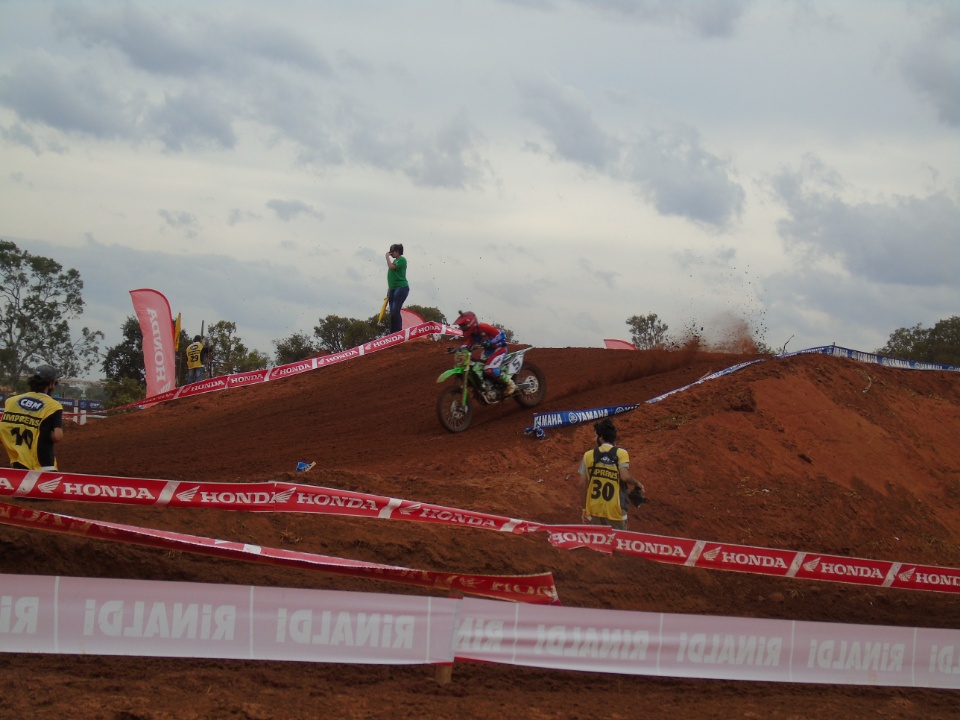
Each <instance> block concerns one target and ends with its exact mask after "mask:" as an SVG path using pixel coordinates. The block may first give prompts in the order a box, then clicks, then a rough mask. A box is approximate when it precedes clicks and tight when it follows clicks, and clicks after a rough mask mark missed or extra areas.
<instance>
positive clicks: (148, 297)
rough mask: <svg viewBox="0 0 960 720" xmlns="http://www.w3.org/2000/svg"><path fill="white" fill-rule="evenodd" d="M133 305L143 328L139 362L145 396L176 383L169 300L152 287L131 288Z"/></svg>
mask: <svg viewBox="0 0 960 720" xmlns="http://www.w3.org/2000/svg"><path fill="white" fill-rule="evenodd" d="M130 297H131V298H132V299H133V309H134V310H135V311H136V313H137V318H138V319H139V320H140V330H141V332H143V364H144V370H145V371H146V376H147V397H153V396H154V395H159V394H160V393H164V392H166V391H167V390H172V389H173V388H174V387H175V386H176V377H177V376H176V374H175V370H174V362H175V359H176V351H175V350H174V349H173V319H172V318H171V316H170V303H168V302H167V299H166V298H165V297H164V296H163V295H162V294H161V293H158V292H157V291H156V290H149V289H147V288H143V289H140V290H131V291H130Z"/></svg>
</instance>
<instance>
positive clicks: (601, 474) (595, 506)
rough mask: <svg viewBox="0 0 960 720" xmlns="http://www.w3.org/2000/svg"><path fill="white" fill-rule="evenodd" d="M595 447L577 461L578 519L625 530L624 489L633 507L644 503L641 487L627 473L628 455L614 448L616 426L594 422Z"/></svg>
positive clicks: (621, 449) (609, 422) (605, 422)
mask: <svg viewBox="0 0 960 720" xmlns="http://www.w3.org/2000/svg"><path fill="white" fill-rule="evenodd" d="M593 430H594V432H595V433H596V441H597V444H596V447H595V448H593V449H591V450H587V451H586V452H585V453H584V454H583V460H581V461H580V469H579V473H580V507H581V512H580V515H581V518H582V519H583V521H584V522H587V523H590V524H591V525H607V526H609V527H612V528H615V529H617V530H626V529H627V507H626V497H627V495H628V494H627V492H626V488H627V487H631V488H633V490H631V491H630V493H629V496H630V498H631V501H632V502H634V504H637V505H639V504H640V503H642V502H645V501H646V495H645V493H644V489H643V485H641V484H640V481H639V480H637V479H636V478H634V477H633V475H632V474H631V473H630V455H629V454H628V453H627V451H626V450H624V449H623V448H620V447H617V446H615V445H614V443H615V442H616V441H617V427H616V426H615V425H614V424H613V420H611V419H610V418H605V419H604V420H601V421H600V422H598V423H595V424H594V426H593Z"/></svg>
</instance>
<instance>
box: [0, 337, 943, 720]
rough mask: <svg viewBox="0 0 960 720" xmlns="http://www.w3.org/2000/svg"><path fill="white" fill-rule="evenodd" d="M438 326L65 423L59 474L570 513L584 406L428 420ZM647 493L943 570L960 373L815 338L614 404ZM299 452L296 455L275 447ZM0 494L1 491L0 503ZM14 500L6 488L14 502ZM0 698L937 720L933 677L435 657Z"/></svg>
mask: <svg viewBox="0 0 960 720" xmlns="http://www.w3.org/2000/svg"><path fill="white" fill-rule="evenodd" d="M751 357H752V356H746V355H732V354H709V353H699V352H692V351H689V352H625V351H615V350H603V349H577V348H560V349H541V348H535V349H533V350H531V351H530V352H529V354H528V355H527V359H528V360H529V361H531V362H535V363H536V364H537V365H539V366H540V368H541V369H542V370H543V371H544V374H545V375H546V378H547V399H546V401H545V402H544V404H543V405H541V406H540V407H539V408H537V410H538V411H540V412H546V411H550V410H575V409H586V408H593V407H600V406H606V405H617V404H632V403H636V402H642V401H644V400H646V399H649V398H652V397H655V396H658V395H660V394H662V393H664V392H666V391H668V390H672V389H674V388H678V387H680V386H683V385H686V384H688V383H690V382H693V381H695V380H697V379H698V378H700V377H702V376H704V375H705V374H707V373H709V372H713V371H716V370H721V369H723V368H726V367H729V366H731V365H734V364H736V363H738V362H741V361H743V360H745V359H750V358H751ZM450 364H451V358H450V356H448V355H447V354H445V353H444V344H443V343H439V344H438V343H433V342H430V341H422V342H421V341H418V342H413V343H409V344H407V345H405V346H401V347H397V348H392V349H388V350H384V351H382V352H379V353H375V354H373V355H370V356H367V357H363V358H359V359H356V360H352V361H348V362H344V363H342V364H340V365H334V366H331V367H328V368H324V369H320V370H318V371H315V372H312V373H306V374H304V375H300V376H297V377H293V378H290V379H287V380H282V381H276V382H271V383H267V384H264V385H261V386H256V387H251V388H245V389H239V390H232V391H228V392H220V393H213V394H209V395H205V396H200V397H196V398H193V399H187V400H179V401H174V402H170V403H166V404H164V405H160V406H155V407H153V408H151V409H148V410H145V411H142V412H137V413H132V414H127V415H123V416H118V417H114V418H110V419H108V420H105V421H102V422H99V423H91V424H88V425H86V426H82V427H81V426H75V425H73V424H71V423H68V427H67V428H65V435H66V437H65V440H64V442H63V443H62V444H61V446H60V448H59V455H58V457H59V464H60V468H61V469H62V470H65V471H68V472H79V473H91V474H102V475H117V476H133V477H150V478H166V479H178V480H206V481H223V482H227V481H229V482H238V481H239V482H251V481H263V480H287V481H291V482H301V483H313V484H317V485H324V486H330V487H336V488H343V489H348V490H357V491H362V492H368V493H374V494H379V495H388V496H392V497H401V498H407V499H411V500H420V501H424V502H429V503H436V504H440V505H448V506H454V507H459V508H466V509H470V510H477V511H481V512H488V513H494V514H498V515H507V516H510V517H519V518H523V519H527V520H532V521H538V522H544V523H575V522H578V521H579V509H578V507H577V496H576V485H575V471H576V467H577V464H578V462H579V458H580V456H581V455H582V453H583V451H584V450H586V449H587V448H588V447H589V446H590V445H591V443H592V441H593V433H592V430H591V428H590V427H589V426H579V427H575V428H566V429H556V430H550V431H548V433H547V438H546V439H544V440H540V441H537V440H534V439H532V438H530V437H528V436H525V435H524V434H523V429H524V427H526V426H529V425H530V424H531V421H532V412H531V411H529V410H523V409H521V408H519V407H518V406H516V405H515V404H514V403H509V404H505V405H503V406H496V407H492V408H477V409H476V411H475V415H474V425H473V426H472V427H471V428H470V429H469V430H467V431H466V432H464V433H460V434H457V435H452V434H449V433H447V432H446V431H444V430H443V429H442V427H441V426H440V424H439V422H438V421H437V418H436V412H435V409H434V402H435V399H436V396H437V394H438V392H439V386H437V385H436V384H435V380H436V377H437V376H438V375H439V374H440V372H441V371H442V370H444V369H446V368H447V367H449V365H450ZM616 422H617V424H618V427H619V428H620V434H621V437H620V441H619V444H621V445H622V446H623V447H626V448H627V449H628V450H629V451H630V455H631V460H632V468H633V471H634V474H635V475H637V476H638V477H639V478H640V479H641V480H642V481H643V482H644V484H645V485H646V488H647V494H648V496H649V498H650V500H651V502H650V503H648V504H646V505H644V506H642V507H641V508H640V509H638V510H632V511H631V519H630V525H629V529H632V530H641V529H642V530H644V531H647V532H651V533H656V534H662V535H672V536H678V537H689V538H697V539H703V540H716V541H727V542H732V543H740V544H748V545H759V546H764V547H777V548H784V549H794V550H807V551H811V552H822V553H829V554H836V555H846V556H856V557H866V558H878V559H884V560H898V561H905V562H911V563H922V564H930V565H941V566H949V567H957V566H960V512H958V511H960V442H958V429H960V373H947V372H928V371H909V370H894V369H889V368H882V367H877V366H873V365H864V364H859V363H856V362H854V361H851V360H844V359H837V358H830V357H824V356H820V355H809V356H797V357H793V358H788V359H784V360H768V361H765V362H762V363H758V364H756V365H752V366H750V367H747V368H745V369H743V370H741V371H739V372H737V373H734V374H732V375H730V376H726V377H723V378H719V379H716V380H711V381H708V382H705V383H702V384H700V385H698V386H696V387H694V388H692V389H689V390H686V391H684V392H682V393H677V394H675V395H673V396H671V397H669V398H667V399H665V400H663V401H661V402H659V403H656V404H652V405H646V404H645V405H642V406H641V407H640V408H639V409H638V410H636V411H634V412H631V413H627V414H625V415H622V416H620V417H619V418H617V420H616ZM301 460H304V461H308V462H313V461H316V463H317V465H316V467H314V468H313V469H312V470H311V471H310V472H309V473H306V474H304V473H296V472H294V468H295V466H296V464H297V462H298V461H301ZM15 502H16V501H15ZM21 502H25V501H21ZM43 509H45V510H46V509H50V510H52V511H54V512H63V513H67V514H70V515H75V516H80V517H92V518H100V519H105V520H111V521H115V522H121V523H128V524H132V525H142V526H147V527H154V528H160V529H167V530H175V531H180V532H187V533H191V534H195V535H205V536H211V537H216V538H222V539H228V540H239V541H246V542H251V543H257V544H261V545H266V546H271V547H285V548H290V549H295V550H300V551H304V552H313V553H321V554H326V555H335V556H340V557H346V558H352V559H357V560H364V561H371V562H380V563H388V564H392V565H403V566H405V567H411V568H422V569H432V570H440V571H448V572H464V573H471V572H474V573H483V574H524V573H535V572H542V571H546V570H550V571H552V572H553V573H554V577H555V579H556V583H557V588H558V591H559V594H560V600H561V602H562V603H563V604H564V605H567V606H580V607H591V608H614V609H623V610H640V611H654V612H661V611H666V612H678V613H697V614H711V615H734V616H744V617H756V618H785V619H796V620H811V621H824V622H839V623H864V624H879V625H900V626H919V627H940V628H960V596H958V595H957V594H950V593H926V592H916V591H905V590H891V589H877V588H864V587H860V586H856V585H844V584H834V583H824V582H812V581H803V580H795V579H777V578H770V577H763V576H756V575H747V574H740V573H725V572H714V571H708V570H701V569H692V568H686V567H682V566H681V567H678V566H673V565H665V564H658V563H651V562H646V561H643V560H639V559H636V558H628V557H623V556H605V555H601V554H600V553H596V552H592V551H589V550H578V551H573V552H571V551H565V550H558V549H555V548H553V547H551V546H550V544H549V543H548V542H547V541H546V538H545V536H544V535H542V534H539V533H536V534H534V535H531V536H514V535H503V534H500V533H492V532H488V531H481V530H472V529H468V528H446V527H437V526H432V525H427V524H419V523H409V522H392V521H378V520H370V519H355V518H336V517H326V516H316V515H281V514H267V513H264V514H252V513H250V514H248V513H236V512H220V511H205V510H189V511H188V510H171V509H162V508H136V507H126V506H119V505H97V504H89V503H84V504H78V503H67V502H51V503H44V504H43ZM0 572H3V573H22V574H43V575H67V576H83V577H114V578H140V579H156V580H177V581H194V582H211V583H230V584H238V585H271V586H285V587H298V588H324V589H338V590H349V591H357V592H385V593H406V594H417V595H420V594H430V593H431V591H429V590H424V589H420V588H407V587H404V586H400V585H394V584H387V583H380V582H371V581H366V580H361V579H352V578H343V577H338V576H332V575H324V574H320V573H314V572H308V571H292V570H289V569H278V568H272V567H268V566H262V565H252V564H245V563H241V562H232V561H224V560H219V559H215V558H207V557H199V556H192V555H186V554H181V553H171V552H161V551H157V550H151V549H147V548H137V547H129V546H125V545H120V544H116V543H105V542H100V541H95V540H86V539H83V538H77V537H66V536H57V535H47V534H43V533H38V532H36V531H29V530H21V529H16V528H11V527H5V526H0ZM0 678H2V679H0V717H2V718H13V717H21V718H40V719H47V718H57V719H58V720H59V719H61V718H102V719H104V720H159V719H161V718H184V719H188V720H200V719H204V720H206V719H209V720H213V719H220V718H243V719H251V720H267V719H274V718H317V717H323V716H328V717H332V718H388V719H391V720H392V719H399V718H403V719H404V720H406V719H408V718H417V717H431V718H447V717H453V716H459V717H471V718H472V717H476V718H499V717H513V718H518V719H519V718H538V719H543V718H564V719H566V718H639V717H650V718H678V717H682V718H684V720H705V719H706V718H765V719H766V718H775V719H783V720H786V719H788V718H789V719H794V718H823V717H828V716H831V715H832V716H835V717H843V718H923V719H924V720H934V719H937V718H958V717H960V692H958V691H936V690H914V689H909V688H871V687H843V686H830V685H798V684H786V683H755V682H749V683H748V682H717V681H693V680H680V679H663V678H647V677H632V676H608V675H601V674H593V673H576V672H561V671H547V670H529V669H524V668H515V667H510V666H496V665H483V664H473V663H458V664H457V665H455V667H454V670H453V679H452V682H451V683H449V684H447V685H439V684H437V683H436V682H435V681H434V669H433V668H431V667H419V666H415V667H388V666H350V665H323V664H308V663H280V662H240V661H210V660H181V659H149V658H128V657H69V656H50V655H23V654H19V655H16V654H0Z"/></svg>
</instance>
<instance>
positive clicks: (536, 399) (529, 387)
mask: <svg viewBox="0 0 960 720" xmlns="http://www.w3.org/2000/svg"><path fill="white" fill-rule="evenodd" d="M513 382H514V383H516V386H517V393H516V394H515V395H514V396H513V397H514V398H515V399H516V401H517V404H518V405H520V407H525V408H532V407H536V406H537V405H539V404H540V403H542V402H543V398H544V397H546V395H547V380H546V378H544V376H543V372H542V371H541V370H540V368H538V367H537V366H536V365H534V364H533V363H529V362H525V363H524V364H523V367H522V368H520V372H518V373H517V374H516V375H514V376H513Z"/></svg>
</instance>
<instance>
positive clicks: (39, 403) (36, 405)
mask: <svg viewBox="0 0 960 720" xmlns="http://www.w3.org/2000/svg"><path fill="white" fill-rule="evenodd" d="M17 405H19V406H20V407H21V408H22V409H23V410H25V411H26V412H37V411H38V410H43V400H37V399H36V398H31V397H23V398H20V399H19V400H18V401H17Z"/></svg>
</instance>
